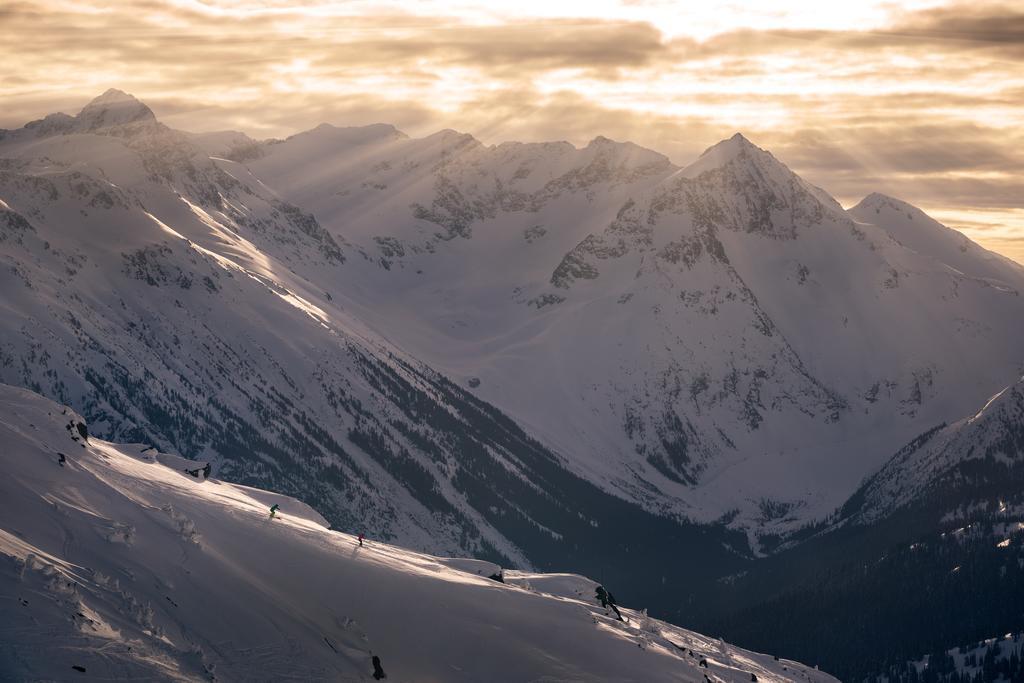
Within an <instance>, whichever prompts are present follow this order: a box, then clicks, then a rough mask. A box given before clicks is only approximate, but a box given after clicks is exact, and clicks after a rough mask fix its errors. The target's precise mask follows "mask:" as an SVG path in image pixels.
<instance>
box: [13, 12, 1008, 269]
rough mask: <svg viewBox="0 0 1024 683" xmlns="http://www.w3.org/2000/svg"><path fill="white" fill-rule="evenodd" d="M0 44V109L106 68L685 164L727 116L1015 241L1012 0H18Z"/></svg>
mask: <svg viewBox="0 0 1024 683" xmlns="http://www.w3.org/2000/svg"><path fill="white" fill-rule="evenodd" d="M0 58H2V59H3V63H4V64H5V71H6V73H5V74H4V78H3V79H0V97H2V98H3V102H4V107H3V108H2V109H0V127H17V126H20V125H22V124H24V123H25V122H27V121H29V120H31V119H35V118H39V117H41V116H43V115H45V114H47V113H51V112H53V111H68V112H71V113H74V112H76V111H77V110H78V109H79V108H81V106H82V105H83V104H84V103H85V102H87V101H88V100H89V99H91V98H92V97H94V96H95V95H97V94H99V93H100V92H103V91H104V90H106V89H107V88H109V87H116V88H120V89H122V90H125V91H127V92H131V93H132V94H134V95H136V96H137V97H139V98H140V99H142V100H143V101H145V102H147V103H148V104H149V105H150V106H152V107H153V109H154V111H155V112H156V114H157V116H158V117H160V119H161V120H163V121H164V122H166V123H168V124H169V125H171V126H173V127H176V128H181V129H185V130H192V131H196V132H202V131H210V130H219V129H227V128H234V129H239V130H242V131H244V132H246V133H248V134H250V135H252V136H254V137H257V138H265V137H283V136H286V135H290V134H293V133H295V132H298V131H301V130H306V129H309V128H312V127H314V126H315V125H317V124H319V123H321V122H329V123H332V124H335V125H363V124H368V123H376V122H387V123H392V124H394V125H396V126H398V127H399V128H401V129H403V130H404V131H406V132H407V133H409V134H411V135H424V134H429V133H431V132H434V131H436V130H439V129H442V128H455V129H458V130H461V131H465V132H469V133H472V134H473V135H475V136H476V137H477V138H479V139H480V140H482V141H483V142H485V143H498V142H502V141H505V140H523V141H538V140H562V139H564V140H568V141H570V142H573V143H574V144H577V145H579V144H585V143H586V142H587V141H588V140H590V139H592V138H594V137H596V136H598V135H604V136H607V137H610V138H613V139H617V140H627V139H628V140H631V141H633V142H636V143H637V144H640V145H644V146H646V147H650V148H652V149H656V150H658V151H660V152H662V153H664V154H667V155H668V156H669V157H670V158H671V159H672V160H673V161H675V162H676V163H679V164H686V163H689V162H690V161H692V160H693V159H694V158H696V156H697V155H698V154H699V153H700V151H702V150H703V149H704V148H706V147H708V146H710V145H712V144H714V143H715V142H716V141H718V140H720V139H723V138H726V137H729V136H730V135H731V134H732V133H733V132H735V131H737V130H740V131H743V132H744V134H745V135H747V136H748V137H749V138H751V140H753V141H754V142H755V143H757V144H759V145H760V146H762V147H764V148H766V149H769V150H770V151H772V152H773V153H774V154H775V155H776V156H778V157H779V158H780V159H781V160H782V161H784V162H785V163H787V164H788V165H789V166H790V167H792V168H793V169H794V170H795V171H797V172H798V173H801V174H802V175H804V176H805V177H807V178H808V179H809V180H811V181H812V182H814V183H816V184H818V185H821V186H822V187H824V188H825V189H827V190H828V191H829V192H830V193H832V194H833V195H835V196H837V197H839V198H841V200H842V201H843V202H844V203H849V202H848V200H851V201H856V200H857V199H859V198H860V197H862V196H864V195H866V194H868V193H870V192H872V191H876V190H877V191H880V192H884V193H886V194H891V195H894V196H898V197H900V198H902V199H905V200H907V201H909V202H911V203H913V204H917V205H920V206H922V207H929V208H930V209H931V210H932V211H933V212H934V213H935V214H936V216H938V215H942V216H944V217H946V219H949V220H951V222H952V224H953V226H954V227H962V228H964V230H965V232H967V233H968V234H969V235H971V237H972V238H974V239H977V240H978V241H980V242H982V243H983V244H986V245H988V246H990V247H991V248H994V249H996V250H998V251H1001V252H1002V253H1005V254H1008V255H1010V256H1012V257H1014V258H1016V259H1018V260H1020V261H1022V262H1024V216H1022V210H1024V183H1022V182H1021V174H1022V172H1024V151H1022V150H1024V132H1022V131H1024V106H1022V105H1024V12H1022V11H1021V10H1020V9H1014V8H1012V7H1011V6H1010V5H1006V4H998V3H996V4H992V3H987V2H967V1H965V0H911V1H909V2H902V3H899V5H897V4H896V3H892V2H890V1H888V0H871V1H868V2H862V3H852V4H847V5H843V6H823V5H821V4H820V3H818V2H811V1H809V0H779V1H777V2H773V3H770V4H769V3H763V2H757V1H755V0H711V1H710V2H706V3H701V4H699V5H697V6H693V7H690V6H686V5H682V4H680V3H678V2H673V1H669V0H589V1H587V2H581V1H571V2H560V3H552V2H541V1H540V0H521V1H518V2H481V1H478V0H473V1H470V0H459V1H457V2H439V1H437V0H422V1H421V2H417V3H399V2H395V1H390V2H388V1H384V2H381V1H376V0H351V1H349V2H331V1H325V2H306V3H298V4H297V3H294V2H283V1H279V0H264V1H263V2H260V3H258V4H254V3H249V2H241V1H240V0H206V1H201V0H174V1H170V2H163V3H161V2H155V3H154V2H149V1H148V0H121V1H120V2H116V3H113V4H108V3H101V2H100V1H99V0H81V1H77V0H76V1H74V2H72V1H70V0H55V1H47V2H42V1H41V0H27V1H26V2H22V3H18V4H11V5H8V6H6V7H0ZM952 219H955V220H952Z"/></svg>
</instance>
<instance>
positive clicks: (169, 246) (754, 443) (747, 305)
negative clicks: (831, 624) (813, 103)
mask: <svg viewBox="0 0 1024 683" xmlns="http://www.w3.org/2000/svg"><path fill="white" fill-rule="evenodd" d="M0 264H2V266H3V267H2V268H0V290H2V291H3V293H4V296H3V299H2V302H0V305H2V306H3V312H4V315H3V317H2V319H0V381H3V382H6V383H9V384H13V385H17V386H22V387H27V388H30V389H32V390H34V391H37V392H39V393H41V394H43V395H44V396H47V397H49V398H52V399H54V400H56V401H59V402H61V403H65V404H67V405H70V406H72V407H74V408H75V409H76V410H77V411H79V412H80V413H81V414H82V415H83V416H85V418H86V419H87V421H88V422H89V424H90V428H91V429H92V430H93V431H94V433H97V434H99V435H100V436H103V437H104V438H109V439H114V440H122V441H132V442H145V443H148V444H153V445H154V446H156V447H158V448H159V449H161V450H164V451H168V452H176V453H179V454H181V455H183V456H186V457H190V458H196V459H202V460H203V461H207V460H209V461H210V462H211V463H212V464H213V468H214V471H215V473H216V474H217V476H219V477H222V478H224V479H228V480H232V481H236V482H240V483H246V484H250V485H257V486H260V487H263V488H268V489H272V490H275V491H280V492H282V493H285V494H288V495H293V496H296V497H299V498H301V499H303V500H304V501H306V502H307V503H309V504H311V505H313V506H314V507H316V508H317V509H318V510H319V511H320V512H321V513H322V514H323V515H324V516H325V517H326V518H327V519H328V520H329V521H330V522H331V523H332V524H333V525H334V526H335V527H336V528H342V529H350V530H354V529H365V530H367V531H369V532H370V533H371V534H373V535H374V536H375V537H378V538H383V539H388V540H390V541H393V542H395V543H398V544H402V545H405V546H408V547H412V548H415V549H420V550H425V551H429V552H433V553H441V554H456V553H459V552H462V553H467V552H468V553H473V554H476V555H479V556H481V557H484V558H486V559H490V560H494V561H498V562H500V563H503V564H514V565H517V566H521V567H524V568H531V567H534V568H540V569H569V570H572V571H579V572H583V573H587V574H590V575H594V576H596V577H598V578H602V580H605V581H608V582H612V581H615V582H617V583H620V584H624V585H623V589H622V591H621V592H622V593H623V594H626V595H630V597H631V601H632V602H633V604H643V603H644V602H645V601H650V603H651V604H655V602H657V603H658V604H659V605H660V606H661V607H660V609H662V610H663V614H664V615H665V616H668V617H671V618H674V619H676V620H678V621H681V622H683V621H686V620H693V621H701V623H707V624H715V625H718V626H720V627H721V628H723V629H736V632H737V633H738V632H740V631H744V629H746V631H744V632H745V633H747V637H748V638H752V639H755V640H756V638H757V637H758V632H757V631H756V629H758V628H761V629H762V630H761V632H760V633H762V634H763V633H767V632H769V631H770V630H771V629H770V628H769V627H766V626H765V622H763V621H759V620H760V619H762V617H763V618H764V619H767V618H768V617H766V616H764V615H762V616H758V614H757V612H756V605H757V603H758V601H761V600H769V599H780V600H781V599H785V596H786V595H793V596H799V595H801V594H803V595H805V594H806V591H808V590H812V587H813V586H821V585H823V584H822V583H821V574H820V573H818V574H815V573H814V572H819V570H820V572H832V574H831V575H832V576H834V575H835V572H836V571H839V570H838V569H836V567H838V566H839V565H842V564H843V563H848V562H859V561H862V560H864V561H867V559H869V558H877V557H880V556H882V555H885V554H886V553H887V549H889V548H890V547H891V545H892V544H900V545H901V546H903V545H906V544H905V543H904V541H906V540H908V539H911V538H914V537H917V536H920V535H922V534H924V535H929V534H933V533H935V534H938V533H944V532H945V530H946V526H947V525H950V524H953V523H954V521H953V520H959V521H958V522H957V523H959V522H962V521H963V520H964V519H965V518H970V517H971V515H982V516H985V515H996V514H1002V515H1003V517H1001V518H1000V519H1001V520H1002V521H1000V522H999V523H1004V522H1005V523H1011V522H1012V521H1013V519H1016V517H1014V515H1016V514H1017V513H1016V512H1013V510H1014V509H1013V508H1006V509H1004V510H1003V513H998V512H997V510H998V508H999V505H1000V501H1002V503H1003V504H1004V507H1005V503H1006V501H1007V500H1009V499H1011V498H1013V497H1014V495H1015V493H1019V491H1020V490H1021V489H1019V488H1017V489H1015V488H1014V486H1016V485H1017V484H1016V483H1015V482H1019V481H1020V474H1019V472H1018V468H1019V462H1020V460H1021V454H1022V450H1024V438H1022V437H1021V431H1020V425H1021V414H1022V413H1021V391H1022V390H1021V388H1020V386H1021V385H1020V378H1021V376H1022V374H1024V297H1022V296H1021V292H1022V291H1024V267H1022V266H1020V265H1018V264H1016V263H1014V262H1012V261H1010V260H1008V259H1006V258H1004V257H1002V256H999V255H997V254H994V253H992V252H989V251H986V250H985V249H983V248H981V247H980V246H978V245H977V244H975V243H973V242H971V241H970V240H968V239H967V238H966V237H965V236H963V235H962V234H961V233H959V232H956V231H954V230H951V229H949V228H946V227H945V226H942V225H941V224H939V223H937V222H935V221H934V220H932V219H930V218H929V217H928V216H926V215H925V214H924V213H922V212H921V211H920V210H918V209H916V208H914V207H912V206H911V205H909V204H907V203H905V202H902V201H900V200H897V199H893V198H890V197H886V196H884V195H881V194H872V195H870V196H868V197H867V198H865V199H864V200H863V201H862V202H860V203H859V204H858V205H857V206H855V207H853V208H851V209H849V210H844V209H843V208H842V207H841V206H840V205H839V204H838V203H837V202H836V201H835V200H834V199H832V198H831V197H830V196H829V195H828V194H827V193H826V192H825V191H824V190H822V189H820V188H817V187H815V186H813V185H811V184H809V183H807V182H806V181H804V180H803V179H801V178H800V177H799V176H797V175H796V174H794V173H793V172H791V171H790V170H789V169H788V168H787V167H786V166H785V165H784V164H783V163H782V162H780V161H779V160H777V159H775V158H774V157H773V156H772V155H771V154H770V153H769V152H766V151H764V150H762V149H760V148H758V147H756V146H755V145H754V144H752V143H751V142H750V141H748V140H747V139H746V138H744V137H743V136H742V135H739V134H737V135H736V136H734V137H732V138H730V139H728V140H724V141H722V142H720V143H718V144H717V145H714V146H713V147H711V148H710V149H708V151H707V152H705V153H704V154H703V155H702V156H701V157H700V158H699V159H698V160H697V161H695V162H694V163H693V164H691V165H690V166H687V167H685V168H680V167H677V166H675V165H674V164H672V163H671V162H670V161H669V159H667V158H666V157H665V156H663V155H661V154H658V153H657V152H654V151H651V150H647V149H643V148H641V147H638V146H636V145H633V144H631V143H618V142H613V141H611V140H608V139H606V138H600V137H599V138H596V139H595V140H593V141H592V142H590V143H589V144H588V145H587V146H585V147H583V148H576V147H574V146H572V145H570V144H568V143H564V142H558V143H530V144H524V143H504V144H501V145H496V146H488V145H484V144H481V143H480V142H478V141H477V140H475V139H474V138H472V136H469V135H464V134H460V133H457V132H454V131H442V132H439V133H436V134H434V135H432V136H428V137H426V138H419V139H416V138H410V137H408V136H406V135H405V134H403V133H401V132H400V131H398V130H397V129H395V128H394V127H392V126H388V125H374V126H366V127H360V128H336V127H333V126H330V125H326V124H325V125H322V126H319V127H317V128H315V129H313V130H310V131H307V132H304V133H300V134H297V135H294V136H292V137H290V138H288V139H286V140H268V141H256V140H253V139H251V138H249V137H248V136H246V135H244V134H241V133H236V132H224V133H204V134H192V133H186V132H180V131H175V130H172V129H170V128H168V127H166V126H164V125H163V124H161V123H160V122H159V121H157V119H156V117H155V116H154V115H153V112H152V111H151V110H150V109H149V108H148V107H147V106H146V105H145V104H143V103H141V102H139V101H138V100H136V99H134V98H132V97H131V96H130V95H126V94H125V93H122V92H120V91H116V90H111V91H108V92H107V93H104V94H103V95H102V96H100V97H99V98H97V99H96V100H94V101H93V102H91V103H90V104H88V105H87V106H86V107H85V108H84V109H83V110H82V111H81V112H80V113H79V114H78V115H77V116H68V115H66V114H53V115H50V116H47V117H46V118H44V119H42V120H40V121H35V122H32V123H29V124H27V125H26V126H25V127H24V128H21V129H18V130H11V131H2V132H0ZM1021 503H1022V504H1024V500H1022V501H1021ZM1007 509H1009V510H1011V512H1010V513H1007V512H1006V510H1007ZM1007 515H1009V516H1007ZM1011 517H1012V518H1013V519H1011ZM986 519H988V517H986ZM851 539H854V540H851ZM857 539H859V540H857ZM1014 547H1015V546H1014ZM937 562H938V560H937ZM794 563H798V564H800V566H801V567H802V568H801V569H797V570H795V571H794V570H793V566H794ZM936 567H938V564H937V565H936ZM943 571H945V570H943ZM701 586H710V587H713V590H711V589H708V590H705V589H704V588H701ZM755 586H756V590H755V589H754V588H753V587H755ZM748 591H749V592H748ZM800 591H805V592H804V593H801V592H800ZM794 600H799V598H798V597H794ZM673 605H674V606H673ZM743 610H746V611H747V615H748V616H747V619H746V621H745V622H744V624H743V626H737V622H735V621H729V618H730V617H729V616H728V615H730V614H736V613H738V612H739V611H743ZM750 610H753V611H750ZM778 613H779V612H778V611H774V612H765V614H776V615H777V614H778ZM993 614H994V613H993ZM1004 618H1005V617H1003V616H999V617H996V616H993V617H992V620H994V621H996V622H998V620H999V619H1004ZM1022 626H1024V624H1017V625H1016V626H1014V625H1011V624H1006V625H1004V624H1003V623H1002V622H998V623H990V622H986V623H984V624H979V625H978V627H977V628H978V629H988V630H980V631H979V632H978V633H977V634H974V635H966V636H963V637H962V638H961V640H964V641H965V640H969V639H972V638H981V637H985V636H987V635H990V634H991V633H996V632H1000V629H1002V630H1010V629H1011V628H1020V627H1022ZM796 632H797V630H794V631H793V633H796ZM844 637H845V638H846V639H847V640H848V637H849V634H848V633H847V634H845V636H844V635H843V634H842V633H837V634H836V638H837V639H842V638H844ZM935 637H936V638H938V637H940V634H935ZM957 637H960V634H959V633H958V634H957ZM959 642H960V641H956V642H953V641H950V642H948V643H947V644H946V645H947V647H952V646H953V645H955V644H957V643H959ZM780 644H781V645H782V646H783V649H784V648H787V647H792V646H793V645H792V643H790V642H783V643H780ZM837 647H839V646H837ZM774 650H775V651H778V650H779V648H774ZM830 652H831V651H830ZM922 654H924V653H923V652H921V653H914V652H911V653H909V655H908V657H906V658H914V657H917V656H920V655H922ZM832 656H834V657H836V658H837V659H836V660H835V661H840V660H841V664H840V667H847V666H848V663H847V662H848V659H842V658H843V657H849V656H850V655H849V653H846V654H843V653H841V652H839V650H836V651H835V654H833V655H832ZM803 658H804V659H809V658H808V657H806V656H804V657H803ZM906 658H905V659H906ZM826 664H827V662H826ZM855 668H856V667H852V666H850V667H849V668H846V669H843V668H839V669H833V670H835V671H836V672H837V673H840V674H844V673H845V672H847V671H853V670H854V669H855ZM874 670H881V669H874Z"/></svg>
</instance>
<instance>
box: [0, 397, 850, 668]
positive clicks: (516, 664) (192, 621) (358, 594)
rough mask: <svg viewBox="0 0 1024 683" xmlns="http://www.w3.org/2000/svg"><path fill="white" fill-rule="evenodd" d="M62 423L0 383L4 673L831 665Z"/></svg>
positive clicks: (55, 408)
mask: <svg viewBox="0 0 1024 683" xmlns="http://www.w3.org/2000/svg"><path fill="white" fill-rule="evenodd" d="M79 424H84V421H83V418H81V417H80V416H79V415H78V414H76V413H75V412H74V411H72V410H70V409H68V408H65V407H62V406H60V405H58V404H56V403H53V402H51V401H49V400H47V399H44V398H42V397H40V396H38V395H36V394H33V393H32V392H29V391H27V390H24V389H18V388H14V387H10V386H6V385H0V441H2V442H3V444H4V448H3V449H0V467H2V469H3V471H4V477H3V478H0V499H2V500H3V501H4V504H5V510H6V513H5V514H4V515H3V522H2V524H0V600H2V605H3V607H2V609H3V613H4V619H3V620H2V623H0V677H2V678H3V679H4V680H10V681H20V680H39V679H47V680H49V679H54V680H109V679H112V678H117V679H145V680H222V681H236V680H237V681H242V680H245V681H263V680H266V681H270V680H274V681H278V680H286V679H301V680H335V681H338V680H343V681H348V680H351V681H360V680H372V679H371V674H372V673H373V665H372V661H371V658H372V656H377V657H379V660H380V664H381V666H382V668H383V670H384V671H385V672H386V674H387V676H388V680H393V681H483V680H487V681H569V680H572V681H705V680H706V681H715V682H718V681H736V682H740V681H743V682H746V681H751V680H755V677H756V680H759V681H810V682H822V683H824V682H826V681H833V680H835V679H833V678H831V677H830V676H828V675H826V674H824V673H821V672H819V671H816V670H814V669H810V668H808V667H806V666H803V665H800V664H797V663H794V662H790V661H785V660H783V661H778V660H775V659H773V658H772V657H770V656H766V655H759V654H754V653H751V652H747V651H744V650H742V649H739V648H736V647H733V646H730V645H727V644H724V643H722V642H721V641H718V640H715V639H711V638H707V637H705V636H701V635H699V634H697V633H693V632H690V631H685V630H683V629H679V628H676V627H673V626H670V625H668V624H665V623H663V622H660V621H657V620H654V619H650V618H648V617H646V615H644V614H643V613H641V612H637V611H634V610H631V609H623V610H622V612H623V616H624V617H625V619H626V621H625V622H619V621H616V620H614V618H613V617H612V616H611V615H610V614H609V613H608V612H607V611H606V610H604V609H602V608H601V607H600V606H599V605H598V604H597V601H596V599H595V595H594V591H595V588H596V584H595V583H594V582H592V581H589V580H588V579H585V578H583V577H580V576H575V575H567V574H562V575H539V574H527V573H517V572H507V573H506V580H507V581H508V583H506V584H501V583H498V582H496V581H493V580H490V579H487V578H483V577H482V576H481V573H483V572H491V571H493V570H494V569H495V567H494V566H493V565H490V564H489V563H482V562H477V561H472V560H453V559H444V558H436V557H431V556H429V555H424V554H420V553H415V552H411V551H408V550H402V549H399V548H396V547H393V546H388V545H384V544H381V543H377V542H375V541H373V540H370V541H369V542H368V543H367V545H366V546H365V547H362V548H360V547H359V546H358V545H357V544H356V542H355V539H354V538H353V536H351V535H347V534H343V533H339V532H336V531H331V530H329V529H328V528H326V527H325V522H324V520H323V518H322V517H320V515H318V514H317V513H316V512H314V511H313V510H312V509H311V508H309V507H307V506H305V505H303V504H302V503H300V502H298V501H296V500H294V499H291V498H287V497H283V496H279V495H275V494H271V493H267V492H264V491H260V490H257V489H252V488H248V487H244V486H238V485H234V484H229V483H226V482H223V481H221V480H219V479H217V478H211V479H209V480H201V479H196V478H193V477H191V476H189V475H187V474H185V473H184V472H182V471H181V469H179V468H178V467H177V466H168V465H167V464H165V463H170V464H171V465H181V464H182V463H181V461H177V460H175V459H173V458H170V459H169V458H167V457H166V456H164V455H162V454H158V453H156V452H155V451H153V450H151V449H145V448H143V447H142V446H138V445H118V444H114V443H110V442H106V441H102V440H99V439H97V438H96V437H95V436H92V437H85V438H83V436H82V432H80V431H79V429H78V425H79ZM60 454H64V456H65V458H66V461H65V463H64V464H63V465H61V464H59V461H58V460H59V457H60ZM184 462H185V463H188V462H190V461H184ZM274 503H277V504H278V505H280V514H279V516H278V517H276V518H274V519H271V518H270V517H269V515H268V507H269V506H270V505H271V504H274ZM701 662H705V663H706V667H705V666H701Z"/></svg>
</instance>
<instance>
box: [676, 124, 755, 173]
mask: <svg viewBox="0 0 1024 683" xmlns="http://www.w3.org/2000/svg"><path fill="white" fill-rule="evenodd" d="M747 157H750V158H753V159H760V160H768V159H771V160H775V157H773V156H772V155H771V154H770V153H769V152H766V151H765V150H763V149H761V148H760V147H758V146H757V145H755V144H754V143H752V142H751V141H750V140H748V139H747V138H746V137H744V135H743V134H742V133H736V134H735V135H733V136H732V137H731V138H728V139H726V140H722V141H721V142H719V143H717V144H714V145H712V146H711V147H708V148H707V149H706V150H704V152H703V153H702V154H701V155H700V157H699V158H698V159H697V160H696V161H695V162H693V163H692V164H690V165H689V166H687V167H686V168H684V169H683V170H682V171H681V173H682V174H683V175H685V176H686V177H688V178H696V177H697V176H699V175H700V174H702V173H706V172H707V171H713V170H716V169H719V168H722V167H723V166H725V165H726V164H728V163H730V162H732V161H733V160H735V159H741V158H747Z"/></svg>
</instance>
